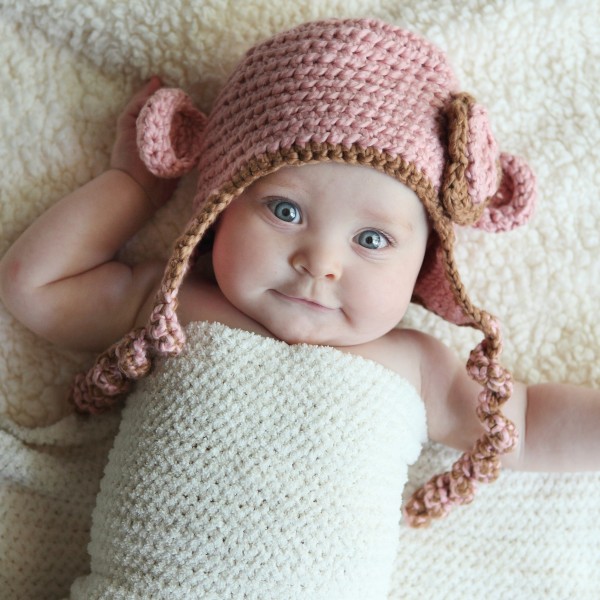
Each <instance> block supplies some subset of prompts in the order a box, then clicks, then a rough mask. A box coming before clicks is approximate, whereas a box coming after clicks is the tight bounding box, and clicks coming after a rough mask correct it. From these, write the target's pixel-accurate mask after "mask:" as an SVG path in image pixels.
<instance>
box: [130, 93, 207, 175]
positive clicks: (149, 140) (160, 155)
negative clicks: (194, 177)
mask: <svg viewBox="0 0 600 600" xmlns="http://www.w3.org/2000/svg"><path fill="white" fill-rule="evenodd" d="M205 123H206V116H205V115H204V114H203V113H202V112H200V111H199V110H198V109H197V108H196V107H195V106H194V105H193V103H192V100H191V99H190V97H189V96H188V95H187V94H186V93H185V92H184V91H183V90H180V89H174V88H161V89H159V90H157V91H156V92H155V93H154V94H153V95H152V96H151V97H150V98H149V99H148V101H147V102H146V104H145V105H144V107H143V108H142V110H141V111H140V114H139V116H138V119H137V124H136V127H137V144H138V149H139V152H140V156H141V158H142V160H143V161H144V163H145V164H146V166H147V167H148V170H149V171H150V172H152V173H154V175H157V176H158V177H180V176H181V175H184V174H185V173H187V172H189V171H191V170H192V169H193V168H194V166H196V164H197V162H198V158H199V154H200V142H201V138H202V132H203V130H204V126H205Z"/></svg>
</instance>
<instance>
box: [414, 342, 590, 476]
mask: <svg viewBox="0 0 600 600" xmlns="http://www.w3.org/2000/svg"><path fill="white" fill-rule="evenodd" d="M415 337H416V339H417V340H418V341H417V343H418V345H419V347H420V349H421V355H422V368H421V373H422V393H423V397H424V400H425V403H426V405H427V410H428V420H429V434H430V437H431V438H432V439H434V440H435V441H439V442H441V443H444V444H446V445H448V446H451V447H454V448H457V449H459V450H468V449H470V448H471V446H472V445H473V441H474V440H475V439H476V438H478V437H479V436H480V435H481V434H482V433H483V427H482V426H481V424H480V423H479V420H478V419H477V416H476V415H475V407H476V403H477V397H478V395H479V393H480V391H481V386H480V385H479V384H478V383H475V382H474V381H473V380H472V379H471V378H470V377H469V375H468V374H467V372H466V369H465V365H464V362H462V361H460V360H459V359H458V358H457V357H456V356H455V355H454V353H453V352H452V351H450V350H449V349H448V348H446V347H445V346H444V345H442V344H441V343H440V342H438V341H437V340H434V339H433V338H430V337H429V336H424V335H423V334H416V336H415ZM503 412H504V414H505V415H506V416H507V417H508V418H510V419H511V420H512V421H513V422H514V423H515V425H516V427H517V431H518V432H519V444H518V446H517V447H516V448H515V450H514V451H513V452H510V453H509V454H507V455H505V456H504V457H503V458H502V463H503V465H504V466H506V467H509V468H513V469H519V470H524V471H532V470H535V471H586V470H600V391H598V390H594V389H588V388H584V387H578V386H574V385H567V384H540V385H531V386H527V385H525V384H523V383H518V382H515V384H514V389H513V394H512V397H511V398H510V400H508V402H507V403H506V404H505V405H504V407H503Z"/></svg>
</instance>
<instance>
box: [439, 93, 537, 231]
mask: <svg viewBox="0 0 600 600" xmlns="http://www.w3.org/2000/svg"><path fill="white" fill-rule="evenodd" d="M447 116H448V130H449V136H448V162H447V165H446V169H445V171H444V178H443V181H442V187H441V196H442V202H443V204H444V208H445V209H446V211H447V212H448V214H449V216H450V218H451V219H452V221H453V222H454V223H456V224H458V225H474V226H475V227H478V228H480V229H485V230H486V231H507V230H509V229H512V228H514V227H517V226H518V225H522V224H523V223H524V222H525V221H527V220H528V219H529V217H530V216H531V214H532V212H533V206H534V202H535V195H536V185H535V176H534V175H533V173H532V171H531V169H530V168H529V166H528V165H527V163H526V162H525V161H523V160H522V159H519V158H517V157H515V156H511V155H509V154H499V153H498V147H497V144H496V141H495V140H494V136H493V135H492V130H491V127H490V123H489V120H488V116H487V112H486V110H485V108H483V106H480V105H479V104H477V103H476V102H475V100H474V99H473V98H472V97H471V96H469V95H468V94H465V93H460V94H457V95H456V96H454V98H453V100H452V102H451V103H450V105H449V107H448V112H447Z"/></svg>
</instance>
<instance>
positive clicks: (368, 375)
mask: <svg viewBox="0 0 600 600" xmlns="http://www.w3.org/2000/svg"><path fill="white" fill-rule="evenodd" d="M186 332H187V335H188V339H189V343H188V345H187V346H186V350H185V353H184V354H183V355H181V356H180V357H179V358H174V359H167V360H166V361H165V362H164V363H163V364H162V365H161V366H160V367H159V368H158V369H157V371H156V373H154V374H153V375H151V376H150V377H148V378H147V379H146V380H144V381H143V382H141V383H140V384H138V389H137V390H136V392H135V393H134V394H133V395H132V396H131V397H130V398H129V399H128V402H127V406H126V408H125V409H124V411H123V419H122V423H121V428H120V431H119V434H118V436H117V438H116V440H115V445H114V448H113V450H112V451H111V453H110V457H109V463H108V466H107V469H106V473H105V477H104V479H103V481H102V484H101V492H100V494H99V496H98V502H97V506H96V509H95V512H94V514H93V527H92V541H91V544H90V553H91V556H92V575H90V576H89V577H86V578H83V579H80V580H79V581H77V582H76V583H75V584H74V586H73V588H72V597H73V598H81V599H82V600H92V599H94V598H111V599H116V598H140V599H142V598H143V599H147V598H158V597H160V598H162V597H165V598H167V597H168V598H182V599H188V600H189V599H192V598H202V599H206V600H207V599H215V600H216V599H219V600H224V599H226V598H256V599H259V598H260V599H261V600H268V599H272V600H281V599H283V598H285V599H292V598H298V599H302V600H309V599H314V600H316V599H322V600H336V599H337V600H351V599H356V600H369V599H376V598H385V597H386V595H387V590H388V586H389V581H390V576H391V568H392V564H393V560H394V557H395V555H396V551H397V543H398V529H399V522H400V518H401V513H400V505H401V496H402V488H403V486H404V483H405V481H406V474H407V464H409V463H412V462H413V461H414V460H416V458H417V456H418V454H419V451H420V447H421V443H422V442H424V440H425V436H426V425H425V413H424V406H423V403H422V401H421V399H420V398H419V397H418V395H417V393H416V391H415V390H414V388H413V387H412V386H411V385H410V384H408V383H407V382H406V381H405V380H403V379H402V378H400V377H399V376H398V375H397V374H395V373H393V372H391V371H389V370H387V369H385V368H383V367H381V366H380V365H379V364H377V363H373V362H371V361H367V360H365V359H362V358H360V357H356V356H351V355H348V354H344V353H342V352H340V351H338V350H335V349H332V348H319V347H313V346H306V345H299V346H288V345H287V344H285V343H283V342H280V341H277V340H273V339H269V338H263V337H261V336H258V335H256V334H253V333H248V332H244V331H240V330H235V329H230V328H228V327H225V326H224V325H220V324H207V323H193V324H191V325H189V326H188V327H187V330H186Z"/></svg>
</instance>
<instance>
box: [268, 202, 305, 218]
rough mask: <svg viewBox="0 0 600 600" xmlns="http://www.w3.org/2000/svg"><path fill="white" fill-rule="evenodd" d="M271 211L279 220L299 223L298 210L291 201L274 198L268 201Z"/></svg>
mask: <svg viewBox="0 0 600 600" xmlns="http://www.w3.org/2000/svg"><path fill="white" fill-rule="evenodd" d="M268 206H269V208H270V210H271V212H272V213H273V214H274V215H275V216H276V217H277V218H278V219H280V220H281V221H285V222H286V223H300V210H299V209H298V207H297V206H296V205H295V204H294V203H293V202H288V201H287V200H275V201H274V202H269V205H268Z"/></svg>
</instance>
